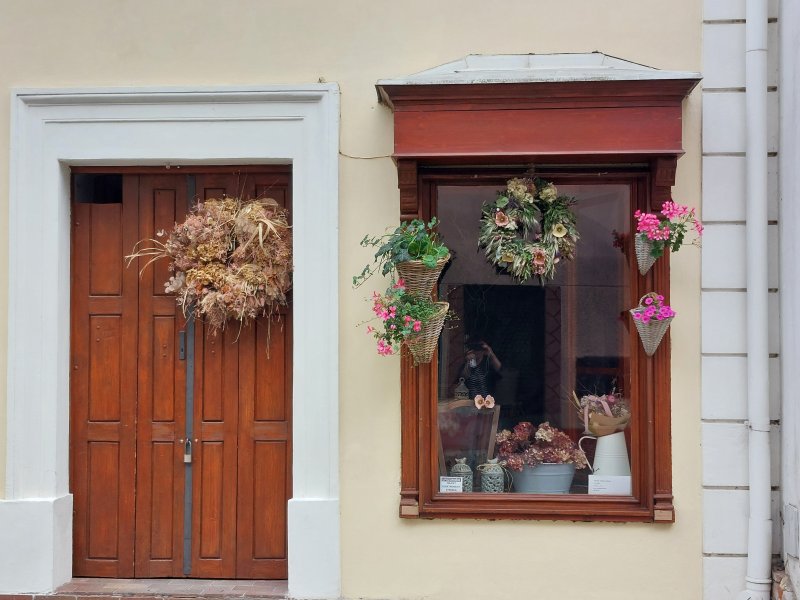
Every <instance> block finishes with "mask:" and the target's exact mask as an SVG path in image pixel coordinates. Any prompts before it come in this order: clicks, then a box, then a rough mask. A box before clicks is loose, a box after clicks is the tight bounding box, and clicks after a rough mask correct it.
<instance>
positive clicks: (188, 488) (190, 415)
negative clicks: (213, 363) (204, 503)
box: [181, 175, 196, 575]
mask: <svg viewBox="0 0 800 600" xmlns="http://www.w3.org/2000/svg"><path fill="white" fill-rule="evenodd" d="M186 186H187V188H188V190H187V196H188V199H189V203H190V207H189V209H190V210H191V203H193V202H194V197H195V192H196V190H195V178H194V175H187V177H186ZM181 341H182V342H183V343H182V347H181V354H182V356H181V358H184V357H185V359H186V409H185V410H186V438H185V442H184V447H183V449H182V450H183V462H184V465H183V468H184V481H183V574H184V575H191V574H192V450H193V448H192V444H193V442H194V314H193V312H190V316H189V318H188V319H187V320H186V332H185V334H184V335H182V336H181Z"/></svg>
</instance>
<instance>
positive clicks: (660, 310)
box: [631, 294, 677, 324]
mask: <svg viewBox="0 0 800 600" xmlns="http://www.w3.org/2000/svg"><path fill="white" fill-rule="evenodd" d="M663 302H664V296H662V295H661V294H652V295H648V296H646V297H645V298H644V299H643V301H642V304H643V306H640V307H639V308H636V309H634V310H632V311H631V315H632V316H633V318H634V319H636V320H637V321H641V322H642V323H645V324H647V323H649V322H650V321H651V320H657V321H663V320H665V319H671V318H672V317H674V316H675V315H676V314H677V313H676V312H675V311H674V310H673V309H672V307H671V306H669V305H668V304H663Z"/></svg>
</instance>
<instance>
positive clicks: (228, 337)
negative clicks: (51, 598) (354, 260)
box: [70, 167, 292, 579]
mask: <svg viewBox="0 0 800 600" xmlns="http://www.w3.org/2000/svg"><path fill="white" fill-rule="evenodd" d="M172 173H175V170H174V169H172V170H171V173H169V174H167V173H163V172H162V173H155V172H147V171H146V170H141V171H139V172H136V171H133V172H130V171H129V172H124V173H116V174H105V175H103V176H102V177H98V176H97V175H96V174H93V173H86V172H75V173H73V181H75V180H76V179H77V178H79V177H80V178H81V181H82V183H83V187H84V188H87V186H88V188H92V186H94V188H93V189H90V192H91V193H89V194H88V195H87V194H85V193H84V194H83V195H84V196H86V197H81V193H76V192H74V193H73V203H72V257H71V262H72V270H71V274H72V298H71V301H72V304H71V306H72V308H71V321H72V322H71V364H70V375H71V381H70V395H71V398H70V403H71V404H70V406H71V433H70V435H71V440H70V449H71V456H70V475H71V490H72V493H73V494H74V520H73V522H74V531H73V544H74V560H73V570H74V574H75V575H76V576H93V577H200V578H265V579H281V578H285V577H286V568H287V560H286V559H287V547H286V509H287V501H288V499H289V497H290V495H291V455H292V451H291V389H292V382H291V378H292V368H291V367H292V365H291V339H292V323H291V309H290V308H289V309H286V310H283V311H282V312H281V313H280V314H278V315H276V316H275V317H274V318H273V319H272V321H271V323H268V322H266V319H262V320H261V321H259V322H258V323H256V324H255V325H253V326H249V327H244V328H242V329H241V330H240V329H239V327H238V326H236V324H234V326H231V327H229V328H227V329H226V330H225V331H224V332H222V333H219V334H217V335H216V336H214V335H212V334H210V333H207V332H205V331H204V330H203V326H202V324H201V323H193V322H191V321H189V322H187V320H186V319H185V318H184V316H183V314H182V312H181V311H180V309H178V308H177V307H176V303H175V297H174V296H172V295H169V294H166V293H165V292H164V282H165V281H167V279H168V278H169V272H168V270H167V264H166V261H162V262H159V263H156V264H154V265H150V266H149V267H148V268H147V269H145V270H144V271H143V272H142V274H141V276H140V274H139V270H140V269H141V268H142V267H143V266H144V261H145V260H146V259H140V260H139V264H138V265H137V264H136V263H134V264H133V265H131V266H130V268H128V267H126V266H125V263H124V256H125V255H126V254H129V253H130V252H131V250H132V248H133V247H134V244H135V243H136V242H137V241H138V240H142V239H148V238H156V239H158V237H157V236H156V233H157V232H158V231H159V230H166V231H169V230H170V229H171V228H172V226H173V224H174V223H175V222H176V221H178V220H180V219H182V217H183V215H185V213H186V211H187V208H188V207H189V206H190V204H191V203H192V202H194V201H195V200H196V199H204V198H213V197H221V196H222V195H223V194H227V195H229V196H234V195H236V194H242V195H243V196H244V197H262V196H268V197H272V198H275V199H276V200H278V201H279V202H282V203H284V205H289V204H290V201H291V198H290V181H291V178H290V173H289V172H288V171H287V170H286V168H285V167H283V168H281V169H277V168H274V169H273V168H269V167H267V168H258V169H255V168H250V169H243V168H239V167H237V168H235V169H234V168H227V169H225V168H221V167H220V168H217V169H214V170H210V169H206V170H203V171H198V170H197V169H180V170H179V171H178V174H172ZM98 182H99V183H100V184H98ZM84 192H85V189H84ZM162 239H163V238H162Z"/></svg>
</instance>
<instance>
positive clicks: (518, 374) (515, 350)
mask: <svg viewBox="0 0 800 600" xmlns="http://www.w3.org/2000/svg"><path fill="white" fill-rule="evenodd" d="M493 180H494V181H495V183H494V185H492V181H493ZM434 186H435V196H434V198H435V214H436V215H437V216H438V218H439V220H440V221H441V225H440V227H439V233H440V235H441V236H442V238H443V240H444V241H445V243H447V244H448V246H449V247H450V249H451V251H452V253H453V259H452V261H451V263H450V265H449V266H448V268H447V269H446V271H445V273H444V275H443V277H442V278H441V280H440V284H439V288H438V295H439V298H440V299H444V300H447V301H448V302H449V303H450V307H451V310H452V311H453V313H454V316H455V318H454V319H453V320H452V321H451V323H450V324H449V326H448V327H447V328H446V329H445V331H444V333H443V335H442V337H441V340H440V345H439V353H438V363H437V366H436V367H437V368H436V373H435V375H436V379H437V385H436V388H437V393H436V396H437V399H438V407H437V411H436V413H435V416H436V419H437V427H438V430H439V436H440V442H439V443H440V445H441V454H440V457H439V473H440V474H441V475H444V476H446V475H448V474H449V473H451V472H453V468H454V462H455V459H456V458H467V461H466V462H465V463H464V464H466V465H467V466H468V467H469V468H470V470H471V473H472V474H473V477H472V483H473V485H472V488H471V489H469V490H468V491H470V492H476V493H479V492H484V491H488V490H490V491H496V490H497V481H496V480H497V479H498V477H499V470H497V469H493V470H494V471H495V473H497V476H496V475H495V473H490V474H488V475H487V476H485V477H484V471H485V470H486V468H487V467H486V466H483V469H481V466H482V465H488V464H489V463H487V460H488V459H491V458H495V456H496V455H497V454H498V447H497V444H496V443H495V442H496V439H497V434H498V432H502V431H504V430H505V431H511V432H513V429H514V427H515V426H517V425H518V424H519V423H525V422H528V423H531V424H532V425H538V424H541V423H543V422H547V423H549V424H550V425H551V426H553V427H555V428H557V429H559V430H560V431H562V432H564V433H566V434H567V435H568V436H569V437H570V439H571V440H572V441H574V442H577V441H578V440H579V439H580V437H581V436H582V433H583V431H584V428H585V424H584V419H583V418H582V415H581V414H580V413H579V411H578V410H577V407H576V405H575V404H574V400H573V393H575V394H576V396H577V397H578V398H580V397H584V396H596V397H598V398H600V397H605V398H606V402H607V404H608V403H610V409H616V412H618V413H620V412H622V413H623V416H625V415H628V414H630V413H631V410H630V406H629V405H630V402H631V400H632V399H633V401H634V403H636V399H637V398H638V397H639V396H640V395H641V394H640V393H639V390H634V389H633V388H632V385H633V383H634V380H633V377H632V376H631V368H632V367H633V368H635V366H636V363H635V361H633V362H632V360H631V359H632V355H633V354H635V351H636V349H637V347H636V344H637V343H638V342H637V339H636V334H635V331H633V332H632V331H631V329H632V328H631V327H630V325H631V323H630V318H629V317H628V313H627V308H629V307H630V306H631V305H632V303H635V302H636V298H635V296H636V294H637V293H638V291H637V286H636V285H635V282H636V277H635V272H634V273H631V265H630V264H629V261H628V259H627V257H626V256H625V255H624V254H623V252H621V248H620V247H619V244H616V245H615V240H625V239H627V238H629V236H630V232H629V228H630V221H631V219H630V215H631V214H632V212H633V209H635V205H636V198H635V194H636V179H635V178H631V179H630V180H625V179H621V180H620V179H616V180H614V179H607V180H606V181H603V179H602V178H601V179H600V180H599V181H593V182H592V183H590V184H587V183H577V182H570V180H569V179H568V178H560V179H559V185H558V189H559V192H560V193H561V194H564V195H567V196H570V197H573V198H575V200H576V204H575V213H576V216H577V220H578V226H579V229H580V231H581V239H580V244H579V251H578V254H577V256H576V258H575V260H573V261H563V262H562V263H560V264H559V265H558V268H557V269H558V270H557V271H556V277H555V279H554V280H553V281H551V282H547V284H546V285H540V284H539V282H538V280H536V279H531V280H528V281H527V282H525V283H522V284H519V283H517V282H516V281H515V280H514V279H513V278H512V277H510V276H509V275H508V274H506V273H502V272H499V271H498V270H497V269H496V268H495V267H494V266H493V265H492V264H491V263H489V262H488V261H487V260H486V257H485V255H484V252H483V250H481V249H479V248H477V246H476V244H475V231H476V227H475V223H476V222H477V221H478V220H479V219H480V215H481V208H482V205H483V203H484V202H486V200H487V199H493V198H494V197H495V195H496V194H497V192H498V191H499V190H502V189H504V187H505V185H504V183H503V182H499V181H497V180H496V177H492V178H490V179H487V180H485V181H484V182H482V184H481V185H475V179H474V178H473V179H472V180H471V181H468V182H465V184H462V185H458V184H457V183H456V182H453V181H450V182H447V183H446V184H443V185H439V184H436V183H434ZM632 282H633V285H632ZM632 348H633V351H634V352H632V351H631V349H632ZM465 395H466V398H467V399H468V400H470V401H471V402H469V403H466V404H467V405H466V406H464V404H465V403H459V402H458V399H459V398H463V397H464V396H465ZM489 396H491V398H492V402H493V403H494V404H495V407H492V408H487V407H485V406H481V407H479V406H475V398H476V397H480V398H484V399H485V398H488V397H489ZM584 402H585V401H584ZM478 403H479V404H480V403H481V401H480V400H479V401H478ZM633 412H634V413H640V412H641V411H639V410H638V407H634V411H633ZM619 423H620V426H619V429H620V430H621V431H623V432H625V431H626V430H627V429H628V427H627V426H625V425H624V423H625V421H624V420H620V421H619ZM587 433H588V432H587ZM629 436H630V431H627V432H626V433H624V434H623V435H618V436H617V438H619V439H620V442H621V441H622V440H623V439H625V438H626V437H627V438H628V439H626V442H625V444H624V445H625V447H624V448H623V447H622V446H620V445H618V446H617V447H616V448H615V454H618V455H619V456H618V457H615V460H616V461H617V462H615V463H613V464H612V463H610V462H609V461H608V460H607V459H605V460H604V459H603V457H600V461H601V462H603V464H601V465H598V466H599V470H598V473H599V472H600V471H604V470H605V471H608V470H609V469H611V470H612V471H613V473H614V474H615V475H614V477H622V478H624V477H625V476H629V475H630V470H629V469H628V468H626V467H625V464H626V463H627V461H628V456H629V455H630V440H629ZM607 441H608V440H604V442H602V443H603V444H604V445H607ZM595 443H596V442H595V441H594V439H593V438H591V437H587V438H585V439H584V447H585V448H586V450H587V453H588V454H589V457H590V458H594V457H595V456H596V452H595V451H594V445H595ZM601 450H602V448H601ZM623 454H624V455H623ZM636 461H638V457H635V460H634V464H636ZM617 463H620V464H617ZM579 467H583V464H581V465H579ZM567 470H569V468H568V469H567ZM589 472H590V470H589V469H588V468H578V469H577V470H576V472H575V476H574V477H573V479H572V481H571V484H565V486H566V487H565V489H564V491H566V492H569V493H572V494H587V493H588V492H589V491H590V490H589V487H588V481H589V480H588V474H589ZM524 475H525V474H524V473H522V472H517V471H515V470H514V469H511V468H507V469H506V472H505V473H504V474H503V476H504V481H503V486H502V489H503V490H504V491H505V490H512V489H513V490H517V491H519V490H522V489H525V487H524V486H523V485H522V480H523V478H524ZM515 479H516V483H514V480H515ZM612 481H614V482H620V485H622V486H623V488H624V486H626V485H629V481H626V480H624V479H622V480H621V481H620V480H616V479H615V480H612ZM445 483H446V482H445ZM534 484H535V482H534ZM595 487H596V484H595ZM464 491H467V490H464ZM592 491H596V490H592Z"/></svg>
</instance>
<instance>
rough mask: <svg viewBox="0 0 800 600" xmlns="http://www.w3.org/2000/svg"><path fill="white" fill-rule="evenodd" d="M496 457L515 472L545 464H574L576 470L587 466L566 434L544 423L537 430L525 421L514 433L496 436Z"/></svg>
mask: <svg viewBox="0 0 800 600" xmlns="http://www.w3.org/2000/svg"><path fill="white" fill-rule="evenodd" d="M497 458H499V459H500V464H502V465H503V466H505V467H508V468H509V469H511V470H512V471H522V469H523V467H524V466H525V465H528V466H531V467H535V466H536V465H540V464H544V463H558V464H564V463H574V464H575V468H576V469H584V468H586V467H587V466H588V462H587V460H586V455H585V454H584V453H583V450H581V449H580V448H578V445H577V444H576V443H575V442H573V441H572V440H571V439H570V437H569V436H568V435H567V434H566V433H564V432H563V431H561V430H559V429H556V428H555V427H553V426H551V425H550V423H548V422H545V423H542V424H541V425H539V426H538V427H534V426H533V424H532V423H530V422H529V421H522V422H521V423H518V424H517V425H515V426H514V428H513V429H512V430H508V429H504V430H502V431H500V432H499V433H498V434H497Z"/></svg>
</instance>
